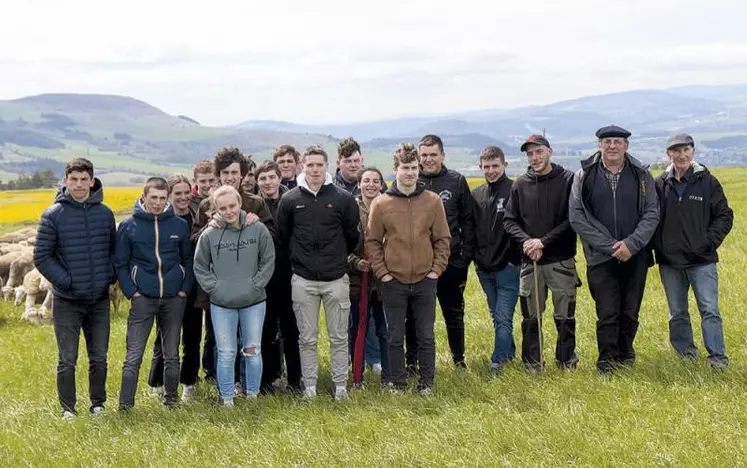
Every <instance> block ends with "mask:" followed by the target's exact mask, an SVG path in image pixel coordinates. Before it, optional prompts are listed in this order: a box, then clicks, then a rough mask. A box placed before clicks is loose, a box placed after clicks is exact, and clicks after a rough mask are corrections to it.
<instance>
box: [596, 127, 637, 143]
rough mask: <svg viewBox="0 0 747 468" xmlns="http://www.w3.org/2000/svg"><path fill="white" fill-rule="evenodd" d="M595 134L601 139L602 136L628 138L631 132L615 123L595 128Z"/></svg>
mask: <svg viewBox="0 0 747 468" xmlns="http://www.w3.org/2000/svg"><path fill="white" fill-rule="evenodd" d="M596 135H597V138H599V139H600V140H601V139H602V138H628V137H630V135H631V133H630V132H629V131H627V130H625V129H624V128H622V127H618V126H617V125H610V126H608V127H602V128H600V129H599V130H597V133H596Z"/></svg>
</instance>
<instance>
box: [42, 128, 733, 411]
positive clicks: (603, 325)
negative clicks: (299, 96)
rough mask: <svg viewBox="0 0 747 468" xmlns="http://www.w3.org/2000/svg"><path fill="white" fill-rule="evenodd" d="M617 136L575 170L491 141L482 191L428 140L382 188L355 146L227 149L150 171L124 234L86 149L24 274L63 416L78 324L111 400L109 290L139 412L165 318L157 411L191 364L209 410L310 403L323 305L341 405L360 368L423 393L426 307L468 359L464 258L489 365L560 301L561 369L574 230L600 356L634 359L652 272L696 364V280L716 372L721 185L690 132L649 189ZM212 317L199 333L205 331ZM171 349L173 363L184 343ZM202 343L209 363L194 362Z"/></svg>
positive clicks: (570, 319)
mask: <svg viewBox="0 0 747 468" xmlns="http://www.w3.org/2000/svg"><path fill="white" fill-rule="evenodd" d="M630 135H631V134H630V132H628V131H627V130H625V129H623V128H620V127H617V126H610V127H604V128H601V129H599V131H597V133H596V136H597V139H598V148H599V150H598V151H597V152H596V153H595V154H594V155H592V156H591V157H590V158H588V159H586V160H584V161H582V163H581V169H580V170H579V171H578V172H576V173H573V172H571V171H569V170H567V169H565V168H563V167H562V166H560V165H558V164H555V163H553V162H551V158H552V147H551V145H550V142H549V141H548V139H547V138H546V137H545V136H544V135H539V134H535V135H531V136H530V137H529V138H527V140H526V141H525V142H524V143H523V144H522V145H521V147H520V150H521V152H523V153H525V154H526V157H527V162H528V168H527V171H526V173H525V174H523V175H521V176H520V177H518V178H517V179H516V180H515V181H513V180H511V179H509V178H508V177H507V176H506V174H505V169H506V164H507V163H506V158H505V155H504V153H503V151H502V150H501V149H500V148H499V147H497V146H488V147H486V148H484V149H483V150H482V152H481V153H480V155H479V165H480V168H481V170H482V172H483V173H484V176H485V180H486V183H485V184H483V185H481V186H479V187H477V188H476V189H474V190H473V191H470V188H469V186H468V184H467V180H466V178H465V177H464V176H463V175H461V174H459V173H458V172H456V171H454V170H451V169H448V168H447V167H446V165H445V163H444V161H445V152H444V146H443V142H442V140H441V139H440V138H439V137H438V136H436V135H426V136H424V137H423V138H422V139H421V140H420V141H419V143H418V144H417V145H413V144H409V143H403V144H401V145H399V147H398V148H397V149H396V151H394V154H393V166H392V169H393V172H394V180H393V181H391V183H390V185H388V184H387V183H386V181H385V180H384V176H383V174H382V172H381V171H380V170H379V169H378V168H376V167H373V166H365V165H364V160H363V154H362V152H361V148H360V146H359V144H358V143H357V142H356V141H355V140H353V139H352V138H347V139H345V140H342V141H341V142H340V143H339V146H338V155H337V164H336V165H337V170H336V171H335V175H334V176H333V175H331V174H330V172H329V166H330V162H329V158H328V155H327V153H326V152H325V150H324V149H323V148H322V147H319V146H311V147H309V148H307V149H306V150H305V151H304V152H303V154H299V152H298V151H296V149H295V148H293V147H292V146H289V145H283V146H280V147H279V148H278V149H277V150H276V151H275V153H274V155H273V159H272V160H267V161H263V162H261V163H260V164H259V165H256V164H255V163H254V162H253V161H252V160H251V158H247V157H245V156H244V155H243V154H242V153H241V152H240V151H239V150H238V149H237V148H223V149H221V150H220V151H219V152H218V153H217V154H216V155H215V157H214V158H213V159H212V160H202V161H199V162H198V163H197V164H196V165H195V167H194V173H193V179H192V180H189V179H188V178H186V177H184V176H183V175H180V174H173V175H170V176H169V177H168V178H166V179H164V178H161V177H151V178H149V179H148V180H147V181H146V182H145V185H144V188H143V194H142V196H141V197H140V198H139V199H138V200H137V201H136V202H135V205H134V207H133V212H132V216H130V217H129V218H127V219H126V220H124V221H123V222H121V223H120V224H119V225H118V226H117V225H116V224H115V219H114V215H113V213H112V211H111V210H110V209H109V208H108V207H106V205H104V204H103V199H104V197H103V187H102V184H101V182H100V180H99V179H97V178H96V177H95V176H94V168H93V165H92V164H91V162H90V161H88V160H86V159H74V160H72V161H70V162H69V163H68V164H67V166H66V168H65V186H64V187H63V188H61V189H60V191H59V193H58V194H57V196H56V199H55V203H54V204H53V205H52V206H51V207H49V208H48V209H47V210H46V211H45V212H44V214H43V215H42V218H41V220H40V225H39V229H38V235H37V244H36V250H35V259H34V260H35V265H36V267H37V268H38V270H39V271H40V272H41V274H42V275H44V277H46V278H47V279H48V280H49V281H50V282H51V283H52V285H53V288H54V311H55V312H54V328H55V335H56V338H57V344H58V349H59V359H58V366H57V390H58V395H59V400H60V403H61V406H62V410H63V416H64V417H66V418H70V417H74V416H75V415H76V414H77V413H76V409H75V406H76V390H75V366H76V362H77V357H78V341H79V336H80V331H81V330H83V335H84V337H85V340H86V345H87V351H88V356H89V363H90V364H89V365H90V370H89V383H90V399H91V406H90V411H91V412H92V413H93V414H100V413H103V412H104V403H105V401H106V390H105V383H106V378H107V352H108V344H109V322H110V316H109V313H110V312H109V295H108V289H109V287H110V285H111V284H114V283H115V282H118V283H119V287H120V288H121V291H122V293H123V294H124V295H125V296H126V297H127V298H128V299H129V300H130V302H131V309H130V313H129V316H128V322H127V338H126V341H127V351H126V357H125V360H124V364H123V369H122V382H121V390H120V394H119V408H120V410H121V411H130V410H131V409H132V408H133V407H134V405H135V395H136V393H137V387H138V381H139V373H140V367H141V364H142V360H143V356H144V353H145V348H146V345H147V342H148V339H149V336H150V333H151V331H152V329H153V323H154V322H155V323H156V340H155V345H154V350H153V360H152V362H151V369H150V375H149V378H148V384H149V385H150V386H151V387H153V388H154V389H155V390H156V391H157V392H158V393H159V394H161V396H162V401H163V403H164V404H165V405H167V406H169V407H173V406H175V405H177V401H178V399H179V398H178V387H179V384H180V383H181V384H182V387H183V389H182V396H181V399H182V400H183V401H190V400H194V399H195V398H196V391H195V385H196V383H197V382H198V380H199V376H198V374H199V370H200V368H201V367H202V368H203V369H204V377H205V379H206V380H214V382H215V385H216V386H217V389H218V393H219V396H220V397H219V398H220V403H221V404H223V405H225V406H233V405H234V399H235V398H236V396H237V395H244V396H246V397H247V398H256V397H257V396H258V395H259V394H260V393H262V392H268V393H269V392H273V391H275V390H276V387H277V383H278V382H279V381H280V377H281V376H283V375H284V376H285V379H286V380H287V389H288V390H290V391H292V392H297V393H299V394H302V396H303V398H305V399H309V400H311V399H314V398H315V397H316V395H317V378H318V353H317V341H318V337H319V314H320V306H322V305H323V308H324V312H325V323H326V327H327V334H328V337H329V345H330V361H331V374H332V376H331V377H332V382H333V385H334V390H333V395H334V398H335V399H336V400H342V399H345V398H347V396H348V376H349V369H350V367H351V364H352V373H353V381H354V384H355V385H362V384H363V370H364V367H365V365H366V364H368V365H370V366H371V367H372V369H373V370H374V371H376V372H378V373H380V374H381V384H382V386H383V387H384V388H387V389H388V390H389V391H391V392H392V393H395V394H397V393H402V392H403V391H405V389H406V388H407V383H408V380H407V379H408V376H417V377H419V378H418V384H417V388H418V391H419V392H420V393H422V394H423V395H428V394H431V393H432V392H433V389H434V384H435V367H436V366H435V356H436V352H435V332H434V327H435V314H436V301H438V302H439V304H440V307H441V310H442V312H443V317H444V322H445V325H446V332H447V337H448V344H449V349H450V352H451V357H452V361H453V364H454V366H455V367H457V368H464V367H466V359H465V334H464V309H465V303H464V290H465V286H466V282H467V276H468V269H469V266H470V264H471V263H472V262H473V261H474V263H475V270H476V273H477V277H478V279H479V281H480V284H481V286H482V289H483V291H484V293H485V297H486V300H487V305H488V309H489V311H490V314H491V316H492V319H493V324H494V329H495V341H494V345H493V352H492V356H491V359H490V365H489V368H490V370H491V371H496V372H497V371H500V370H501V369H502V368H503V367H504V366H505V365H506V364H507V363H509V362H510V361H511V360H513V359H514V357H515V354H516V346H515V343H514V338H513V316H514V310H515V307H516V303H517V302H519V303H520V309H521V314H522V322H521V336H522V349H521V360H522V363H523V364H524V366H525V367H526V368H527V369H528V370H530V371H539V370H541V369H542V366H543V358H542V341H541V338H542V320H541V317H542V314H543V312H544V309H545V303H546V300H547V296H548V290H549V292H551V293H552V303H553V318H554V320H555V325H556V327H557V331H558V333H557V344H556V350H555V361H556V363H557V365H558V366H560V367H561V368H564V369H574V368H575V367H576V366H577V363H578V361H579V358H578V354H577V353H576V338H575V337H576V319H575V311H576V291H577V289H578V288H579V287H580V286H581V281H580V279H579V276H578V274H577V271H576V266H575V257H576V245H577V236H578V238H580V240H581V243H582V245H583V250H584V254H585V257H586V263H587V275H586V277H587V281H588V283H589V289H590V291H591V295H592V297H593V299H594V302H595V305H596V313H597V318H598V320H597V327H596V335H597V344H598V359H597V368H598V370H599V371H600V372H601V373H609V372H612V371H614V370H615V369H616V368H617V367H619V366H621V365H630V364H632V363H633V362H634V361H635V357H636V355H635V349H634V341H635V336H636V332H637V329H638V315H639V310H640V306H641V301H642V298H643V292H644V287H645V283H646V277H647V273H648V268H649V267H651V266H652V265H653V264H654V262H656V263H658V264H659V271H660V275H661V280H662V283H663V285H664V290H665V292H666V296H667V300H668V303H669V313H670V319H669V324H670V341H671V344H672V346H673V347H674V349H675V350H676V352H677V353H678V354H679V355H681V356H682V357H684V358H696V357H697V352H698V350H697V348H696V346H695V343H694V339H693V332H692V327H691V325H690V316H689V312H688V307H687V306H688V301H687V294H688V290H689V288H690V287H692V288H693V291H694V293H695V297H696V300H697V303H698V308H699V311H700V313H701V315H702V318H703V320H702V327H703V341H704V344H705V347H706V350H707V352H708V360H709V362H710V364H711V365H712V366H713V367H715V368H724V367H726V366H727V365H728V362H729V361H728V358H727V356H726V351H725V346H724V334H723V326H722V321H721V316H720V312H719V309H718V274H717V269H716V263H717V261H718V255H717V253H716V250H717V248H718V247H719V246H720V245H721V243H722V242H723V240H724V238H725V237H726V235H727V234H728V233H729V231H730V230H731V227H732V223H733V212H732V210H731V209H730V208H729V205H728V203H727V200H726V197H725V195H724V193H723V190H722V188H721V185H720V184H719V182H718V180H717V179H716V178H715V177H714V176H713V175H712V174H711V173H710V172H709V171H708V169H706V168H705V167H704V166H702V165H700V164H698V163H697V162H695V161H694V160H693V153H694V148H695V143H694V141H693V139H692V138H691V137H690V136H688V135H684V134H679V135H675V136H673V137H671V138H670V139H669V140H668V143H667V148H666V153H667V155H668V157H669V158H670V159H671V165H670V166H669V167H668V168H667V169H666V171H664V173H663V174H661V175H660V176H659V177H657V178H656V179H654V178H653V176H652V175H651V173H650V172H649V170H648V167H647V166H645V165H643V164H642V163H641V162H640V161H638V160H637V159H635V158H634V157H633V156H631V155H630V154H629V153H628V151H627V150H628V140H629V137H630ZM203 324H204V326H205V334H204V335H205V339H204V344H203V343H202V341H203ZM180 344H181V348H182V355H181V358H180V355H179V348H180ZM201 348H202V354H201V352H200V351H201Z"/></svg>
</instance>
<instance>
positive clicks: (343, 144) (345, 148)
mask: <svg viewBox="0 0 747 468" xmlns="http://www.w3.org/2000/svg"><path fill="white" fill-rule="evenodd" d="M356 152H357V153H360V152H361V145H359V144H358V142H357V141H355V140H354V139H352V138H345V139H344V140H341V141H340V142H339V143H338V144H337V159H347V158H349V157H350V156H352V155H353V154H355V153H356Z"/></svg>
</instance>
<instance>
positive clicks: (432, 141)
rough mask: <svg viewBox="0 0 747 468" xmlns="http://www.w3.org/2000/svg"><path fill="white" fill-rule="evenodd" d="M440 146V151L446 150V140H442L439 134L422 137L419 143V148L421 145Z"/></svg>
mask: <svg viewBox="0 0 747 468" xmlns="http://www.w3.org/2000/svg"><path fill="white" fill-rule="evenodd" d="M433 145H436V146H438V150H439V151H440V152H442V153H443V152H444V142H443V141H441V137H439V136H438V135H426V136H424V137H423V138H421V139H420V143H418V149H420V147H421V146H433Z"/></svg>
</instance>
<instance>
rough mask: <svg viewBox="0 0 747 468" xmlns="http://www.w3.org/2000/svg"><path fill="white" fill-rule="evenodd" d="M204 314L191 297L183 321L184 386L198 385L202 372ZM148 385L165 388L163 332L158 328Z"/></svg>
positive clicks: (182, 368)
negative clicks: (201, 345)
mask: <svg viewBox="0 0 747 468" xmlns="http://www.w3.org/2000/svg"><path fill="white" fill-rule="evenodd" d="M203 314H204V312H203V310H202V309H199V308H197V307H195V306H194V297H193V296H190V297H189V298H188V299H187V308H186V309H185V310H184V318H183V319H182V361H181V371H180V373H179V382H180V383H182V384H184V385H194V384H196V383H197V378H198V374H199V372H200V342H201V341H202V317H203ZM208 315H209V314H208ZM206 351H207V350H206ZM148 385H149V386H151V387H162V386H163V348H162V347H161V330H160V329H158V328H157V329H156V341H155V342H154V343H153V359H152V360H151V363H150V373H149V374H148Z"/></svg>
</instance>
